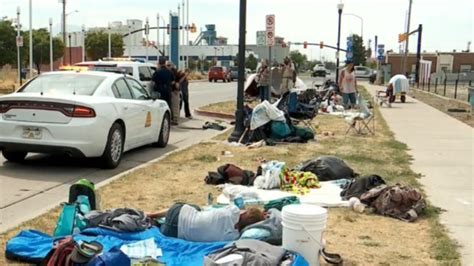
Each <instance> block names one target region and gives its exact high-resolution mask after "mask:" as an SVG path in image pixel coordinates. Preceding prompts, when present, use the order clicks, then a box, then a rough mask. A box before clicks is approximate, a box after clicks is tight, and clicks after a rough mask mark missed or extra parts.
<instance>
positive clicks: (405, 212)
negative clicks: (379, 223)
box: [360, 184, 426, 222]
mask: <svg viewBox="0 0 474 266" xmlns="http://www.w3.org/2000/svg"><path fill="white" fill-rule="evenodd" d="M360 200H361V201H362V202H363V203H365V204H367V205H369V206H370V207H372V208H374V210H375V212H376V213H377V214H380V215H386V216H390V217H393V218H397V219H400V220H402V221H406V222H413V221H415V220H416V219H417V218H418V216H419V215H420V214H421V213H422V211H423V209H424V208H425V207H426V202H425V200H424V199H423V195H422V194H421V193H420V192H419V191H417V190H416V189H414V188H411V187H408V186H402V185H400V184H396V185H394V186H387V185H380V186H377V187H375V188H372V189H371V190H369V191H368V192H366V193H364V194H362V195H361V196H360Z"/></svg>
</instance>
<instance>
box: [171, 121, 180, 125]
mask: <svg viewBox="0 0 474 266" xmlns="http://www.w3.org/2000/svg"><path fill="white" fill-rule="evenodd" d="M171 125H172V126H177V125H179V123H178V122H175V121H173V122H171Z"/></svg>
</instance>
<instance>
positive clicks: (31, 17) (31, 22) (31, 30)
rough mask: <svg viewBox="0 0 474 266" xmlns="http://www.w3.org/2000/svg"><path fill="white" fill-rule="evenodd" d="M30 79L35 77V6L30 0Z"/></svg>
mask: <svg viewBox="0 0 474 266" xmlns="http://www.w3.org/2000/svg"><path fill="white" fill-rule="evenodd" d="M29 41H30V78H32V77H33V4H32V0H30V40H29Z"/></svg>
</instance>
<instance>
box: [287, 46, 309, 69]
mask: <svg viewBox="0 0 474 266" xmlns="http://www.w3.org/2000/svg"><path fill="white" fill-rule="evenodd" d="M290 59H291V61H293V63H294V64H295V68H296V71H299V69H300V67H301V66H302V65H304V64H305V62H306V61H308V58H307V57H306V55H304V54H302V53H300V52H299V51H291V52H290Z"/></svg>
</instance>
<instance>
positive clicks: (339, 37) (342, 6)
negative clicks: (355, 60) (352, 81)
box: [336, 1, 344, 83]
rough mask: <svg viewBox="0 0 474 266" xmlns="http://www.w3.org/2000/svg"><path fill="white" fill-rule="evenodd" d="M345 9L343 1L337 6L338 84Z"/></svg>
mask: <svg viewBox="0 0 474 266" xmlns="http://www.w3.org/2000/svg"><path fill="white" fill-rule="evenodd" d="M343 8H344V3H342V1H341V2H340V3H339V4H337V13H338V14H339V15H338V24H337V52H336V55H337V57H336V83H339V57H340V54H339V49H340V47H341V46H340V44H341V17H342V9H343Z"/></svg>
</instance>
